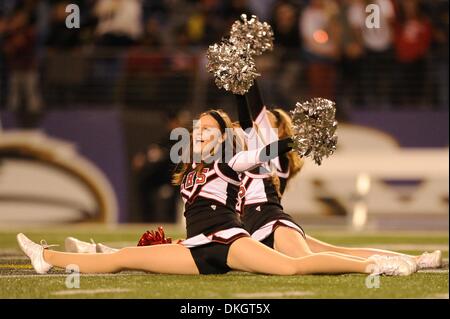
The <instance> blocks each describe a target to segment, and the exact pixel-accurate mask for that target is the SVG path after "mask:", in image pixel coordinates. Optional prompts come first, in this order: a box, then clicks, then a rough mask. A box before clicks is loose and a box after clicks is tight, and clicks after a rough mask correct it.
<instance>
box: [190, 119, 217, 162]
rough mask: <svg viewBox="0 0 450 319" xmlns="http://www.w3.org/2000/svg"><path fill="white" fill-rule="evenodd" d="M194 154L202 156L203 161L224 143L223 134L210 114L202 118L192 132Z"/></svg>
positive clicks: (195, 124) (195, 123) (196, 122)
mask: <svg viewBox="0 0 450 319" xmlns="http://www.w3.org/2000/svg"><path fill="white" fill-rule="evenodd" d="M192 139H193V141H192V142H193V151H194V154H200V155H201V158H202V159H205V158H206V157H208V156H210V155H211V153H212V152H213V150H214V149H215V148H216V146H217V145H218V144H219V143H220V142H221V141H222V133H221V131H220V126H219V123H217V121H216V120H215V119H214V118H213V117H212V116H211V115H208V114H204V115H202V116H200V118H199V119H198V120H197V121H195V122H194V129H193V131H192Z"/></svg>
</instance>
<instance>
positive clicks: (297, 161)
mask: <svg viewBox="0 0 450 319" xmlns="http://www.w3.org/2000/svg"><path fill="white" fill-rule="evenodd" d="M268 112H270V114H272V115H273V116H274V118H275V119H276V125H275V126H276V127H277V128H278V133H279V138H280V139H283V138H286V137H290V136H292V135H293V134H294V131H293V130H292V119H291V117H290V115H289V114H288V113H286V111H284V110H282V109H280V108H276V109H274V110H272V111H268ZM280 133H281V134H280ZM286 156H287V158H288V161H289V176H288V178H287V182H289V180H290V179H291V178H293V177H294V176H295V175H297V174H298V173H299V172H300V170H301V169H302V167H303V163H304V162H303V159H302V158H301V157H300V155H298V153H297V152H295V151H290V152H288V153H287V154H286ZM277 179H278V180H277ZM274 180H275V181H274ZM272 181H274V185H275V188H277V193H278V195H279V196H280V197H281V194H280V179H279V178H278V176H276V178H272Z"/></svg>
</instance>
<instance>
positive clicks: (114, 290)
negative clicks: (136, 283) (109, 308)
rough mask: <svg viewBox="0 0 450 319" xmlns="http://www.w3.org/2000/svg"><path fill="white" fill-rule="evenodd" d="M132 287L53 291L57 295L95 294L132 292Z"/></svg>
mask: <svg viewBox="0 0 450 319" xmlns="http://www.w3.org/2000/svg"><path fill="white" fill-rule="evenodd" d="M130 291H131V290H130V289H122V288H112V289H67V290H58V291H55V292H52V295H55V296H72V295H95V294H105V293H121V292H130Z"/></svg>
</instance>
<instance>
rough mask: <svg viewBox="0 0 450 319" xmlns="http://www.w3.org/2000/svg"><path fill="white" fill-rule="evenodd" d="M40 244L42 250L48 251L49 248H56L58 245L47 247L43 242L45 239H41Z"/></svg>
mask: <svg viewBox="0 0 450 319" xmlns="http://www.w3.org/2000/svg"><path fill="white" fill-rule="evenodd" d="M40 244H41V246H42V248H44V249H49V248H50V247H58V246H59V245H48V244H47V241H45V239H41V242H40Z"/></svg>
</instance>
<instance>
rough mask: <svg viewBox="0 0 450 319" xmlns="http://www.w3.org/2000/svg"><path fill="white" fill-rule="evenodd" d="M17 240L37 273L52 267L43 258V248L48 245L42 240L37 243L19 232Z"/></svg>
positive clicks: (42, 272) (43, 272)
mask: <svg viewBox="0 0 450 319" xmlns="http://www.w3.org/2000/svg"><path fill="white" fill-rule="evenodd" d="M17 242H18V243H19V246H20V248H21V249H22V251H23V252H24V253H25V255H27V256H28V258H30V260H31V265H33V268H34V270H35V271H36V272H37V273H38V274H46V273H47V272H48V271H49V270H50V269H51V268H52V267H53V266H52V265H50V264H49V263H48V262H46V261H45V260H44V249H47V248H48V247H50V246H48V245H47V244H46V243H45V242H44V241H41V244H40V245H39V244H36V243H34V242H33V241H31V240H30V239H28V238H27V236H25V235H24V234H22V233H20V234H17ZM53 246H54V245H53Z"/></svg>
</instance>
